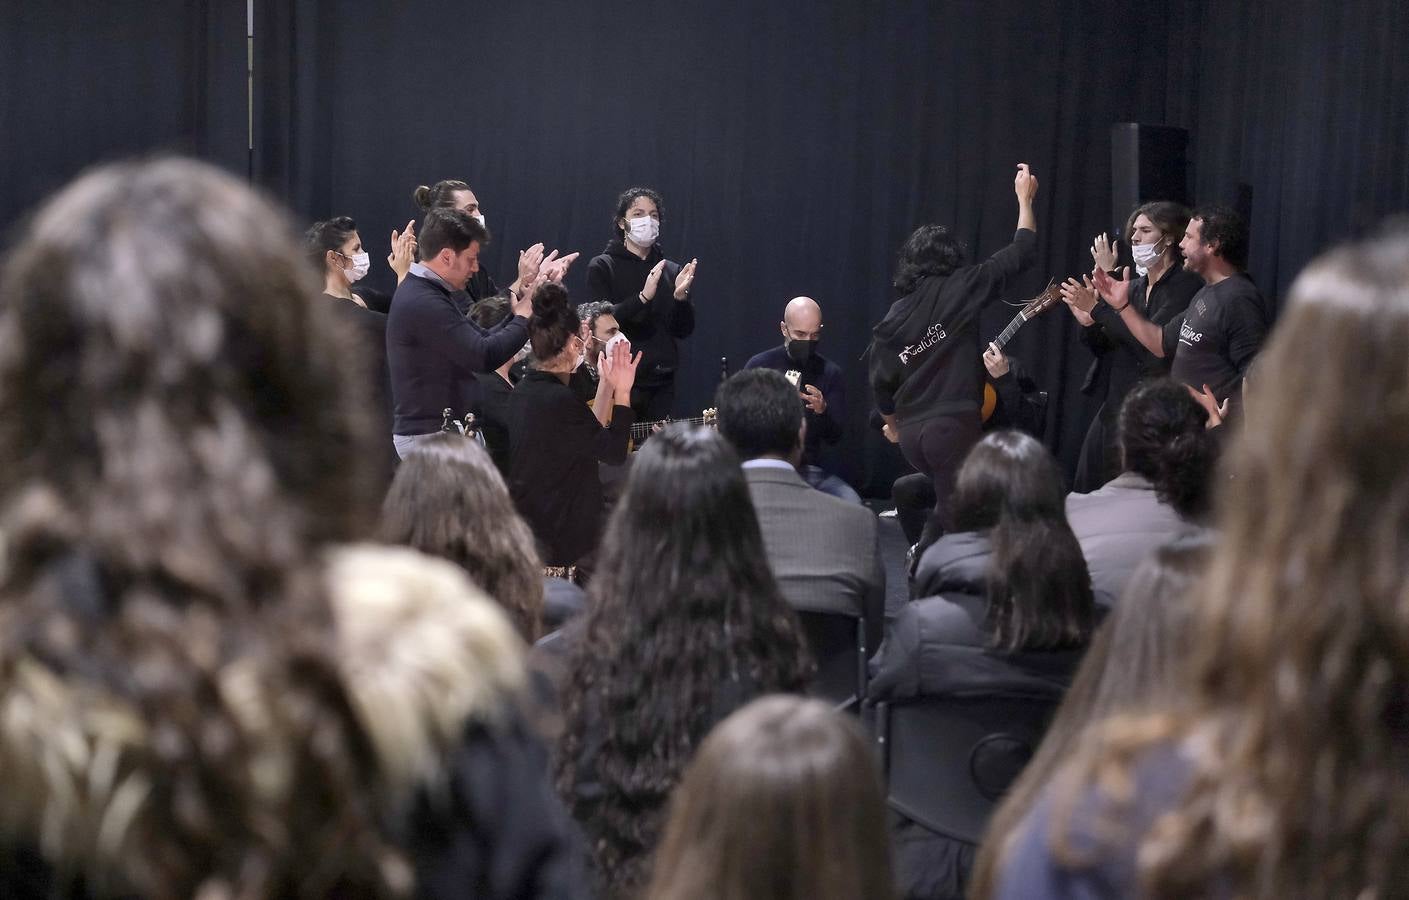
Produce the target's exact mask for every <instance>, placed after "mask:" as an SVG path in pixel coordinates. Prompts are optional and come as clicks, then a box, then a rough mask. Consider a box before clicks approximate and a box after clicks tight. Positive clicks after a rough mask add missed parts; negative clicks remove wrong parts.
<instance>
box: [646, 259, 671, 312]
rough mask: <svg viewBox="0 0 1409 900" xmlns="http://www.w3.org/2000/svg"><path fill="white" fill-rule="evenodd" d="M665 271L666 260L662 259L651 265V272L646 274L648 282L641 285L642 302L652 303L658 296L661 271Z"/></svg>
mask: <svg viewBox="0 0 1409 900" xmlns="http://www.w3.org/2000/svg"><path fill="white" fill-rule="evenodd" d="M663 271H665V260H661V261H660V262H658V263H656V264H655V265H654V266H652V267H651V273H650V274H649V275H647V276H646V283H645V284H644V285H643V286H642V287H641V302H642V303H650V302H651V301H652V300H654V299H655V298H656V288H657V287H658V286H659V285H660V273H661V272H663Z"/></svg>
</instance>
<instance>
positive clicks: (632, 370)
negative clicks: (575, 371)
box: [597, 341, 641, 406]
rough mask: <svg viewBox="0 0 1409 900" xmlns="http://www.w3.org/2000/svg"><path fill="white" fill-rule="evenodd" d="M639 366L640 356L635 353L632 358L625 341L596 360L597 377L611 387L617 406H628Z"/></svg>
mask: <svg viewBox="0 0 1409 900" xmlns="http://www.w3.org/2000/svg"><path fill="white" fill-rule="evenodd" d="M640 364H641V354H640V353H637V354H636V355H635V356H634V357H633V356H632V355H631V345H630V344H628V343H627V342H625V341H621V342H619V343H617V344H614V345H613V346H612V347H611V348H610V349H607V350H604V351H602V355H601V356H600V357H598V358H597V374H598V377H599V378H601V379H602V380H603V381H605V382H606V383H607V384H610V385H611V386H612V390H613V391H614V392H615V394H616V402H617V404H618V405H621V406H629V405H630V403H631V389H632V388H633V387H634V386H635V385H636V367H637V366H638V365H640ZM623 400H624V401H625V402H624V403H623V402H622V401H623Z"/></svg>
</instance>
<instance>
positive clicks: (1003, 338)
mask: <svg viewBox="0 0 1409 900" xmlns="http://www.w3.org/2000/svg"><path fill="white" fill-rule="evenodd" d="M1026 324H1027V316H1026V315H1025V314H1024V313H1018V314H1017V315H1016V316H1013V321H1011V322H1009V323H1008V327H1007V328H1004V329H1003V333H1002V334H1000V335H998V337H996V338H994V339H993V343H995V344H997V345H998V349H999V350H1002V349H1003V348H1004V347H1005V346H1007V343H1008V342H1009V341H1011V340H1012V339H1013V335H1015V334H1017V333H1018V329H1019V328H1022V327H1023V326H1024V325H1026Z"/></svg>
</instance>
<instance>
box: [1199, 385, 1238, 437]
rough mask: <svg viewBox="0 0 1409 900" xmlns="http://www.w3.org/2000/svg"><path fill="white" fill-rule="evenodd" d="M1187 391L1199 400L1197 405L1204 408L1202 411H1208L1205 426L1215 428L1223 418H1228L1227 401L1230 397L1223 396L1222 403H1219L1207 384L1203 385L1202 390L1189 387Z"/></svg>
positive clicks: (1221, 422) (1220, 423)
mask: <svg viewBox="0 0 1409 900" xmlns="http://www.w3.org/2000/svg"><path fill="white" fill-rule="evenodd" d="M1189 393H1190V394H1191V395H1192V396H1193V398H1194V399H1195V400H1197V401H1199V406H1202V407H1203V408H1204V412H1206V413H1208V422H1206V423H1205V424H1204V427H1205V428H1217V427H1218V426H1219V425H1222V424H1223V420H1224V419H1226V418H1228V401H1229V400H1231V399H1232V398H1231V397H1228V398H1225V399H1224V401H1223V402H1222V403H1219V402H1218V398H1217V397H1215V396H1213V391H1212V390H1210V389H1209V386H1208V385H1204V389H1203V390H1202V391H1196V390H1194V389H1193V388H1192V387H1190V388H1189Z"/></svg>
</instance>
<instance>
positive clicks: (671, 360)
mask: <svg viewBox="0 0 1409 900" xmlns="http://www.w3.org/2000/svg"><path fill="white" fill-rule="evenodd" d="M662 259H665V254H664V253H662V252H661V249H660V245H659V244H657V245H656V246H654V247H652V248H651V252H650V253H648V254H647V255H646V258H645V259H642V258H641V257H639V256H637V255H636V254H634V253H632V252H631V251H630V250H628V249H627V248H626V245H625V244H624V243H623V242H622V240H621V238H617V239H616V240H613V241H612V242H611V243H610V244H608V245H607V249H606V251H605V252H603V253H602V254H601V255H599V256H594V257H593V258H592V261H591V262H589V263H588V264H587V290H588V297H589V299H591V300H594V301H597V300H606V301H609V302H610V303H612V304H614V305H613V308H612V314H613V315H614V316H616V320H617V322H619V323H620V324H621V331H622V333H623V334H625V335H626V336H627V337H628V338H630V339H631V347H632V349H633V350H635V351H639V352H640V353H641V366H640V368H639V369H638V370H637V372H636V383H637V384H639V385H641V386H643V387H651V386H656V385H661V384H667V383H669V382H670V381H671V380H672V379H673V378H674V377H675V370H676V369H677V368H679V366H680V348H679V346H678V345H677V344H676V341H679V340H684V339H685V338H687V337H689V336H690V335H691V334H693V333H694V331H695V304H694V302H693V301H692V300H690V299H688V298H687V299H685V300H676V299H675V277H676V276H677V275H679V274H680V264H679V263H677V262H672V261H671V260H668V259H667V260H665V268H664V269H663V270H662V271H661V275H660V282H659V283H658V284H657V285H656V295H655V297H653V298H652V299H651V302H649V303H642V302H641V289H642V288H643V287H645V286H646V276H647V275H649V274H650V273H651V269H653V268H655V265H656V263H658V262H660V261H661V260H662Z"/></svg>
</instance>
